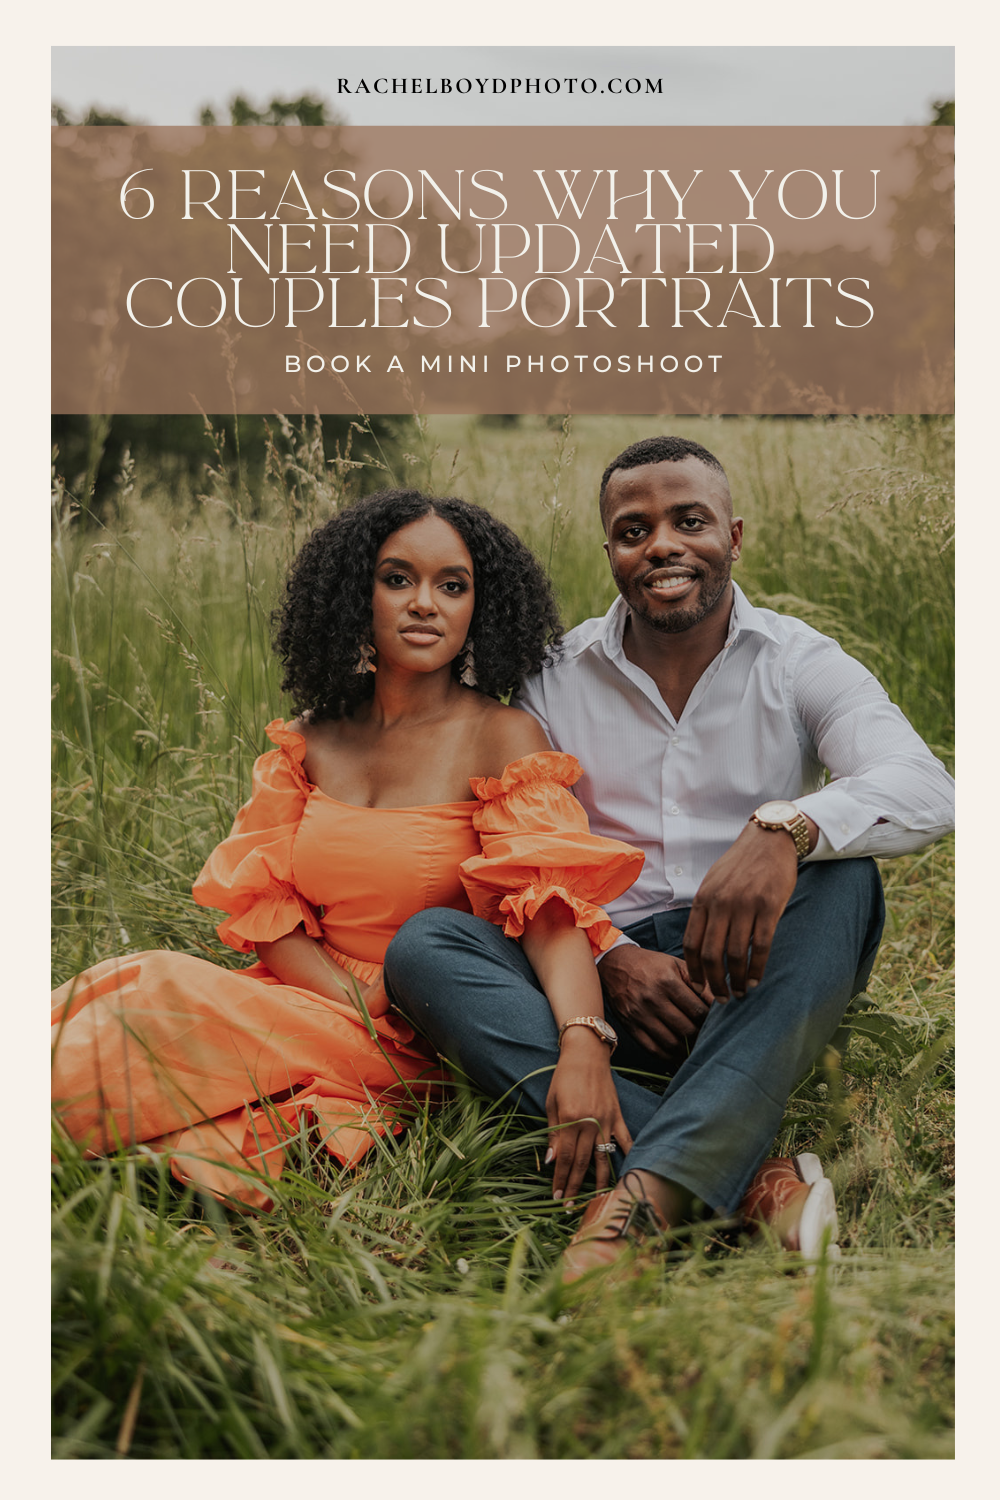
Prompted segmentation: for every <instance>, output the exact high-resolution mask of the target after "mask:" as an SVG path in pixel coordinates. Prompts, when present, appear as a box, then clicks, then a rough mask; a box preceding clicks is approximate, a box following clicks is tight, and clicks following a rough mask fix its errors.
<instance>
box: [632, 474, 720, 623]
mask: <svg viewBox="0 0 1000 1500" xmlns="http://www.w3.org/2000/svg"><path fill="white" fill-rule="evenodd" d="M603 517H604V525H605V529H606V531H607V535H608V539H607V541H606V542H605V544H604V550H605V552H606V553H607V554H608V561H609V562H610V563H611V572H612V574H613V575H614V580H615V583H616V584H617V585H618V589H619V592H620V593H621V595H622V598H623V599H624V600H625V602H626V604H627V605H628V606H629V608H630V609H631V610H632V612H633V614H634V615H636V616H637V617H638V618H639V619H640V620H643V621H645V622H646V623H647V624H648V625H651V626H652V627H653V629H654V630H658V631H664V632H670V633H677V632H680V631H685V630H690V629H691V628H692V626H695V625H698V624H700V623H701V622H702V621H703V620H706V619H709V618H712V617H714V616H715V615H716V614H720V613H722V612H723V611H725V612H726V613H727V614H728V610H729V607H730V602H731V591H730V586H729V585H730V573H731V568H732V564H733V563H734V562H735V561H736V560H737V558H738V557H739V555H740V547H741V545H742V542H743V522H742V521H741V520H740V519H739V518H738V517H737V518H735V519H734V518H733V515H732V508H731V501H730V499H729V490H728V487H727V485H726V482H725V479H724V478H723V476H722V475H721V474H719V473H718V472H717V471H716V470H714V469H710V468H708V467H707V465H705V464H703V463H702V462H701V460H700V459H697V458H685V459H681V460H679V461H677V462H672V463H669V462H668V463H654V464H643V465H642V466H641V467H639V468H636V469H616V470H615V472H614V473H613V474H612V476H611V478H610V479H609V480H608V483H607V488H606V489H605V491H604V504H603Z"/></svg>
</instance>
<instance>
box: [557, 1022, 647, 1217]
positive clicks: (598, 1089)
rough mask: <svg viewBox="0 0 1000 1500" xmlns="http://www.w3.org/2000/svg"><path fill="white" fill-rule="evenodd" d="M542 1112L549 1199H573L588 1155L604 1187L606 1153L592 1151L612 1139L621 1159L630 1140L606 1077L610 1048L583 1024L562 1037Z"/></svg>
mask: <svg viewBox="0 0 1000 1500" xmlns="http://www.w3.org/2000/svg"><path fill="white" fill-rule="evenodd" d="M545 1109H546V1114H547V1117H548V1122H549V1150H548V1154H547V1155H546V1158H545V1160H546V1162H551V1161H554V1162H555V1172H554V1174H553V1179H552V1196H553V1198H566V1199H568V1200H569V1199H573V1198H575V1197H576V1194H577V1193H578V1192H579V1191H580V1186H581V1184H582V1182H583V1177H584V1173H585V1172H586V1170H587V1167H588V1166H589V1165H590V1159H591V1157H593V1158H594V1168H595V1172H596V1176H597V1186H598V1188H599V1189H603V1188H606V1187H609V1186H610V1182H611V1173H610V1165H609V1162H608V1156H609V1155H610V1154H611V1153H610V1152H607V1151H595V1150H594V1147H595V1146H596V1145H597V1144H598V1143H599V1142H600V1143H606V1142H607V1141H610V1140H611V1138H612V1136H613V1137H614V1139H615V1140H616V1141H617V1143H618V1148H619V1152H620V1153H621V1155H620V1158H619V1159H621V1158H622V1157H624V1155H625V1154H626V1152H627V1151H628V1150H629V1149H630V1148H631V1145H632V1137H631V1136H630V1135H629V1132H628V1127H627V1125H626V1124H625V1121H624V1119H623V1118H622V1112H621V1107H620V1106H619V1103H618V1093H617V1091H616V1089H615V1083H614V1079H613V1078H612V1076H611V1050H610V1048H609V1047H608V1045H607V1043H606V1042H602V1041H601V1039H600V1038H599V1037H598V1036H597V1035H595V1033H594V1032H593V1031H591V1030H589V1028H587V1027H586V1026H571V1027H570V1028H569V1029H568V1030H567V1031H566V1032H565V1033H564V1035H563V1045H562V1051H561V1052H560V1054H559V1061H558V1063H557V1064H556V1070H555V1072H554V1073H553V1075H552V1083H551V1085H550V1086H549V1092H548V1097H547V1099H546V1101H545Z"/></svg>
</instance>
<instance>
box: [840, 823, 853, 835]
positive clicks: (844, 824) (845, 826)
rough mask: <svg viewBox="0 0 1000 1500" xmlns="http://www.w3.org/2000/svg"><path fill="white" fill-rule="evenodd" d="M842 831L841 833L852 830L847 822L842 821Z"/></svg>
mask: <svg viewBox="0 0 1000 1500" xmlns="http://www.w3.org/2000/svg"><path fill="white" fill-rule="evenodd" d="M840 831H841V833H850V831H851V830H850V829H849V828H848V826H847V824H846V823H841V825H840Z"/></svg>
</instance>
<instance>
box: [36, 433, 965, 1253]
mask: <svg viewBox="0 0 1000 1500" xmlns="http://www.w3.org/2000/svg"><path fill="white" fill-rule="evenodd" d="M600 506H601V517H602V521H603V523H604V529H605V532H606V535H607V541H606V543H605V550H606V552H607V554H608V560H609V562H610V565H611V571H612V574H613V577H614V580H615V583H616V584H617V586H618V590H619V594H620V598H618V599H616V601H615V603H614V604H613V605H612V607H611V609H610V610H609V611H608V613H607V614H606V615H605V616H604V617H603V618H602V619H595V620H588V621H586V622H585V623H584V624H582V625H579V626H577V627H576V629H574V630H572V631H570V632H569V634H568V635H567V636H566V637H565V639H564V640H560V633H559V626H558V618H557V614H556V610H555V607H554V604H553V601H552V596H551V592H550V589H549V584H548V581H547V579H546V577H545V575H544V573H543V572H542V570H541V569H540V567H539V565H538V564H537V562H536V561H535V560H534V558H533V557H532V556H531V554H530V553H529V552H528V550H527V549H526V547H525V546H524V545H523V544H522V543H521V542H520V541H519V540H518V538H517V537H516V536H515V535H514V533H513V532H512V531H511V530H510V529H509V528H508V527H506V526H504V525H503V524H502V523H501V522H499V521H497V520H495V519H494V518H493V517H492V516H491V515H490V514H489V513H488V512H487V511H484V510H482V509H480V508H479V507H477V506H474V505H470V504H467V503H465V502H463V501H460V500H438V499H431V498H429V497H426V496H424V495H421V494H419V493H417V492H415V491H389V492H386V493H383V494H380V495H374V496H371V497H369V498H367V499H365V500H361V501H358V502H357V503H356V504H354V505H352V506H350V507H349V508H347V509H345V510H343V511H342V512H340V513H339V514H338V515H336V516H334V517H333V519H332V520H330V521H329V522H327V524H326V525H325V526H323V527H321V528H320V529H319V530H317V531H316V532H314V534H313V535H312V537H311V538H310V539H309V541H308V542H307V543H306V545H305V546H304V548H303V549H302V551H301V552H300V554H299V556H298V558H297V559H296V562H295V564H294V566H293V569H292V572H291V575H290V577H289V580H288V583H287V586H286V592H285V597H284V602H283V604H282V606H281V608H280V610H279V611H278V614H277V620H278V625H277V635H276V644H277V650H278V652H279V654H280V657H281V659H282V661H283V663H284V666H285V677H284V681H283V687H284V688H285V689H287V691H288V692H289V693H290V694H291V696H292V700H293V703H294V705H295V710H296V712H297V713H298V715H299V717H298V718H296V719H295V720H293V721H292V722H291V723H290V724H288V725H285V724H283V723H281V722H280V721H275V723H273V724H271V725H269V727H268V735H269V737H270V739H271V740H272V742H273V744H274V746H275V748H274V749H273V750H270V751H269V752H268V753H267V754H265V755H263V756H261V757H260V759H259V760H258V761H257V763H256V766H255V769H254V778H253V789H252V793H251V797H250V800H249V801H248V802H247V803H246V805H245V806H244V807H243V808H242V809H241V810H240V812H239V813H238V814H237V818H236V822H235V824H234V827H233V831H232V833H231V835H230V836H229V838H228V839H226V840H225V841H224V842H223V843H222V844H221V845H220V846H219V847H218V849H216V850H215V852H214V853H213V854H212V856H211V857H210V859H209V860H208V862H207V864H206V865H205V868H204V869H203V871H202V872H201V874H200V875H199V877H198V880H197V882H196V884H195V898H196V900H198V901H199V902H200V903H201V904H203V905H205V906H211V907H218V908H221V909H222V910H224V911H226V912H228V913H229V915H228V917H227V919H226V921H225V922H223V923H222V925H221V926H220V927H219V934H220V936H221V937H222V938H223V940H224V941H225V942H227V943H228V944H229V945H230V946H232V947H234V948H236V949H237V950H238V951H240V952H245V953H252V952H255V953H256V956H257V959H258V962H256V963H255V964H253V965H252V967H250V968H246V969H242V970H228V969H223V968H219V967H217V966H216V965H213V964H211V963H208V962H206V961H204V960H201V959H197V958H193V957H189V956H187V955H184V954H180V953H156V952H152V953H143V954H137V955H131V956H127V957H123V958H116V959H109V960H107V961H105V962H104V963H101V964H98V965H97V966H96V967H95V968H93V969H90V970H88V971H87V972H86V973H85V974H83V975H81V976H79V977H78V978H77V979H75V980H73V981H71V982H70V983H69V984H67V985H64V986H63V987H62V989H60V990H58V991H57V992H56V994H55V996H54V1006H53V1024H54V1027H55V1030H56V1042H55V1063H54V1089H55V1095H56V1098H57V1101H58V1105H59V1109H60V1113H61V1117H62V1119H63V1121H64V1123H65V1126H66V1128H67V1130H68V1131H69V1132H70V1134H71V1135H72V1136H73V1138H74V1139H75V1140H77V1141H79V1142H81V1143H82V1144H83V1145H85V1146H86V1147H87V1148H88V1149H89V1150H92V1151H100V1150H107V1149H111V1148H113V1146H114V1145H115V1144H116V1143H118V1142H123V1143H126V1144H129V1143H133V1142H140V1141H144V1142H150V1143H154V1144H155V1145H157V1146H158V1147H159V1148H160V1149H163V1150H167V1151H169V1153H170V1157H171V1163H172V1168H173V1171H174V1173H175V1174H176V1175H177V1176H178V1177H179V1178H180V1179H181V1180H182V1181H186V1182H192V1183H195V1184H196V1185H197V1186H199V1187H200V1188H203V1189H205V1190H207V1191H209V1192H213V1193H215V1194H217V1195H219V1196H221V1197H223V1198H225V1199H229V1200H233V1201H237V1202H240V1203H243V1204H247V1205H250V1206H256V1207H263V1208H266V1207H267V1206H268V1204H269V1202H270V1197H269V1190H268V1184H269V1179H272V1178H274V1177H275V1176H276V1175H278V1174H279V1173H280V1171H281V1166H282V1159H283V1149H282V1140H283V1138H287V1136H288V1135H289V1134H290V1133H293V1132H295V1131H297V1130H298V1129H299V1127H300V1123H301V1122H303V1121H305V1122H308V1123H309V1124H310V1125H311V1126H314V1127H315V1128H317V1129H318V1130H319V1132H320V1133H321V1134H322V1136H323V1138H324V1143H325V1145H326V1147H327V1149H328V1150H329V1151H330V1152H331V1154H332V1155H333V1156H334V1157H336V1158H337V1159H339V1160H340V1161H341V1162H344V1163H346V1164H353V1163H354V1162H356V1161H357V1160H358V1159H359V1158H360V1157H361V1156H362V1155H363V1153H364V1151H365V1150H366V1149H367V1147H368V1146H369V1145H370V1143H371V1138H372V1135H371V1133H372V1132H373V1131H377V1132H382V1131H384V1130H386V1129H391V1130H397V1131H398V1130H400V1129H402V1128H403V1127H404V1125H405V1123H406V1121H407V1118H408V1117H410V1115H411V1114H412V1110H413V1108H414V1106H415V1104H416V1103H418V1102H419V1101H423V1100H436V1099H438V1098H440V1097H441V1096H442V1093H443V1090H444V1089H445V1088H446V1086H447V1082H448V1073H447V1071H446V1068H445V1066H444V1065H443V1064H442V1062H441V1060H440V1059H445V1060H447V1061H448V1062H451V1063H453V1064H454V1065H455V1066H456V1068H457V1069H460V1070H461V1072H462V1073H463V1074H465V1075H466V1076H467V1077H469V1078H470V1079H471V1080H472V1081H473V1082H474V1083H475V1084H477V1085H478V1086H479V1087H480V1088H481V1089H483V1090H485V1091H486V1092H487V1093H488V1094H490V1095H492V1096H494V1097H501V1096H503V1097H505V1098H507V1099H508V1100H510V1101H511V1103H512V1105H514V1106H516V1107H517V1108H518V1109H519V1110H520V1111H522V1112H523V1113H524V1114H525V1115H526V1116H528V1117H529V1118H531V1119H533V1120H534V1121H536V1122H540V1121H542V1120H545V1121H547V1125H548V1151H547V1155H546V1158H545V1161H546V1166H547V1167H548V1168H551V1170H552V1194H553V1197H554V1198H557V1199H560V1198H561V1199H563V1200H564V1201H566V1202H567V1203H568V1202H571V1201H572V1200H574V1199H575V1198H576V1197H577V1196H578V1195H579V1194H580V1193H581V1192H582V1191H583V1188H584V1181H585V1178H586V1176H587V1173H588V1171H589V1169H591V1168H592V1169H593V1176H594V1181H595V1184H596V1187H597V1189H598V1194H597V1196H595V1197H593V1198H592V1199H591V1200H590V1202H589V1204H588V1206H587V1208H586V1211H585V1212H584V1214H583V1218H582V1222H581V1224H580V1227H579V1229H578V1231H577V1233H576V1234H575V1236H574V1238H573V1240H572V1241H571V1243H570V1245H569V1247H568V1248H567V1250H566V1253H565V1256H564V1264H563V1276H564V1278H565V1279H566V1280H573V1279H576V1278H577V1277H579V1276H581V1275H583V1274H585V1273H586V1272H587V1271H589V1270H591V1269H592V1268H595V1267H598V1266H601V1265H605V1264H611V1263H613V1262H615V1261H616V1260H617V1259H618V1258H619V1256H621V1255H622V1254H623V1253H624V1252H627V1251H628V1249H629V1246H630V1245H631V1244H632V1243H634V1242H636V1241H639V1240H643V1239H645V1240H647V1241H649V1240H654V1241H655V1240H659V1239H661V1238H663V1237H664V1236H666V1235H668V1234H669V1231H670V1229H671V1228H673V1227H677V1226H679V1225H681V1224H682V1223H684V1222H686V1221H689V1220H691V1219H692V1218H693V1217H695V1216H698V1215H703V1214H712V1215H718V1216H723V1217H726V1218H732V1217H734V1216H740V1215H741V1216H742V1217H743V1219H744V1220H745V1221H746V1222H748V1223H755V1224H761V1223H764V1224H768V1225H770V1226H771V1227H772V1229H773V1231H774V1233H775V1234H776V1236H777V1237H778V1238H779V1239H780V1241H781V1242H782V1243H783V1244H784V1245H786V1246H787V1247H788V1248H789V1249H792V1250H796V1251H799V1252H801V1253H802V1254H803V1255H804V1256H805V1257H807V1258H814V1257H816V1256H817V1255H818V1254H820V1253H821V1252H822V1249H823V1245H824V1243H829V1244H833V1243H835V1238H836V1223H837V1220H836V1207H835V1204H834V1199H833V1191H832V1187H831V1185H830V1183H829V1181H828V1180H827V1179H826V1177H825V1176H824V1175H823V1170H822V1167H821V1165H820V1163H819V1161H818V1160H817V1158H816V1157H815V1156H812V1155H810V1154H804V1155H801V1156H798V1157H795V1158H771V1159H770V1160H768V1159H766V1158H767V1153H768V1150H769V1148H770V1146H771V1143H772V1141H773V1140H774V1137H775V1135H776V1133H777V1131H778V1129H779V1126H780V1123H781V1119H782V1115H783V1113H784V1109H785V1105H786V1102H787V1099H788V1096H789V1094H790V1092H791V1090H792V1088H793V1087H794V1085H795V1083H796V1082H797V1080H798V1079H799V1078H800V1077H801V1076H802V1075H803V1073H804V1072H805V1071H806V1070H807V1069H808V1068H809V1067H810V1066H811V1064H812V1063H813V1062H814V1061H815V1060H816V1058H817V1057H818V1056H819V1055H820V1053H821V1052H822V1050H823V1048H824V1047H825V1045H826V1044H827V1043H828V1042H829V1040H830V1038H831V1036H832V1035H833V1033H834V1031H835V1030H836V1028H837V1026H838V1024H839V1023H840V1021H841V1018H842V1016H843V1014H844V1011H845V1010H846V1008H847V1005H848V1003H849V1001H850V999H851V997H852V996H853V995H855V994H857V993H858V992H859V991H860V990H861V989H863V987H864V985H865V983H866V980H867V977H868V975H869V973H870V971H871V967H872V963H873V961H874V958H875V953H876V950H877V947H878V943H879V937H880V934H881V929H882V920H883V904H882V893H881V885H880V882H879V876H878V872H877V869H876V866H875V864H874V861H873V859H872V858H871V856H873V855H880V856H881V855H893V854H902V853H904V852H907V851H909V850H914V849H919V848H920V847H922V846H923V845H924V844H927V843H929V842H930V841H931V840H933V839H935V838H937V837H939V836H940V835H942V834H944V833H945V832H947V831H948V830H949V829H950V827H951V819H952V790H953V789H952V783H951V780H950V778H949V776H948V775H947V773H946V772H945V770H944V768H943V767H942V766H941V764H940V762H939V761H937V760H936V759H935V758H934V757H933V756H932V755H931V754H930V752H929V751H928V750H927V748H926V747H925V746H924V744H923V743H922V741H921V740H920V739H919V737H918V736H917V735H916V733H915V732H914V730H913V729H912V728H911V727H910V725H909V724H908V723H907V721H906V719H905V718H904V717H903V715H902V713H901V712H900V711H899V710H898V709H897V708H896V707H895V706H894V705H893V704H891V703H890V702H889V700H888V698H887V697H886V695H885V693H884V692H883V690H882V689H881V687H880V686H879V684H878V683H877V682H876V681H875V679H874V678H873V677H872V676H871V675H870V674H869V673H868V672H867V671H866V670H865V668H863V667H862V666H861V665H860V664H859V663H858V662H857V661H855V660H853V659H852V658H851V657H848V656H846V655H845V654H844V652H843V651H841V649H840V647H839V646H838V645H837V644H836V642H835V641H833V640H831V639H829V638H828V637H825V636H821V635H819V634H817V632H816V631H815V630H813V629H811V628H810V627H809V626H807V625H805V624H803V623H802V622H801V621H799V620H795V619H792V618H790V617H787V616H779V615H775V614H773V613H772V612H770V611H766V610H758V609H755V608H754V607H753V605H751V604H750V602H749V601H748V600H747V598H746V596H745V595H744V594H743V593H742V592H741V591H740V590H739V589H738V588H737V587H736V586H735V585H734V583H733V581H732V577H731V570H732V564H733V563H734V562H735V561H737V559H738V558H739V553H740V547H741V543H742V536H743V523H742V521H741V520H740V519H739V518H738V517H734V515H733V512H732V501H731V498H730V492H729V486H728V483H727V480H726V476H725V473H724V471H723V469H722V467H721V465H720V464H719V462H718V460H717V459H715V458H714V457H713V455H712V454H710V453H709V452H708V451H707V450H706V449H704V448H702V447H700V446H699V445H698V444H696V443H692V442H687V441H685V440H682V439H679V438H673V437H663V438H651V439H647V440H645V441H643V442H640V443H636V444H634V445H633V446H632V447H630V448H627V449H626V450H625V451H624V452H623V453H621V454H619V455H618V457H617V458H615V459H614V460H613V461H612V462H611V463H610V464H609V466H608V468H607V470H606V471H605V474H604V477H603V480H602V484H601V490H600ZM512 691H513V692H514V693H515V700H514V702H515V704H516V705H517V706H513V707H509V708H507V707H504V706H503V705H502V703H501V701H500V700H501V698H503V697H504V696H506V695H507V694H509V693H511V692H512ZM576 756H579V761H577V759H576V758H575V757H576ZM827 771H828V772H829V780H828V781H827V780H826V777H825V772H827ZM570 788H573V789H574V791H573V792H572V793H571V791H570ZM362 1002H363V1003H362ZM640 1080H641V1081H640Z"/></svg>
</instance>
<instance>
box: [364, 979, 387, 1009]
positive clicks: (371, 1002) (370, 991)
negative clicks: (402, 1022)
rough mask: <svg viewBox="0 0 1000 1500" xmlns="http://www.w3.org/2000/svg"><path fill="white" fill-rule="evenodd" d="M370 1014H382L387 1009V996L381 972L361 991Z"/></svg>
mask: <svg viewBox="0 0 1000 1500" xmlns="http://www.w3.org/2000/svg"><path fill="white" fill-rule="evenodd" d="M361 994H362V998H363V1000H364V1002H365V1005H366V1007H367V1009H368V1014H369V1015H370V1016H384V1015H385V1014H386V1012H387V1011H388V1009H389V1003H390V1002H389V996H388V995H387V994H386V992H385V985H384V984H383V983H382V976H381V974H380V975H379V977H378V978H377V979H376V980H375V982H374V983H373V984H370V985H369V986H368V988H367V989H366V990H362V992H361Z"/></svg>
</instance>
